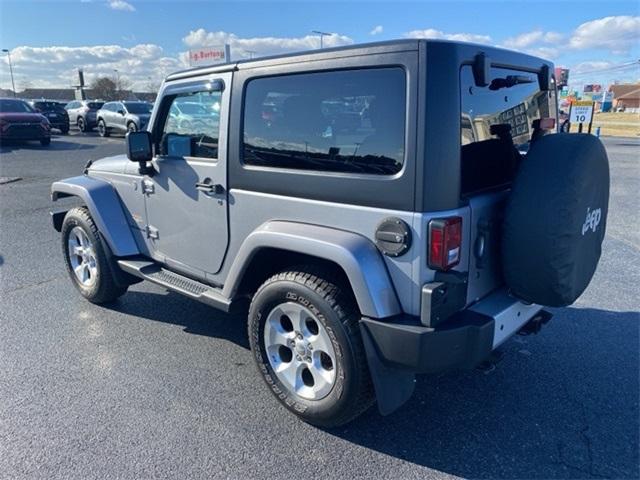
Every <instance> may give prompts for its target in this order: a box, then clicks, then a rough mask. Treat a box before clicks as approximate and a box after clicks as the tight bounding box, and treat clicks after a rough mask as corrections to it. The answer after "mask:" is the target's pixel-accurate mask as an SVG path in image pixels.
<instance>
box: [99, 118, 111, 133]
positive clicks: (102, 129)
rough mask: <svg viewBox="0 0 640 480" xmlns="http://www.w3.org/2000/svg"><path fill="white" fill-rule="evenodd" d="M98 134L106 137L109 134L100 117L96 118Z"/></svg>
mask: <svg viewBox="0 0 640 480" xmlns="http://www.w3.org/2000/svg"><path fill="white" fill-rule="evenodd" d="M98 134H99V135H100V136H101V137H108V136H109V135H110V133H109V129H108V128H107V125H106V124H105V123H104V120H102V119H100V120H98Z"/></svg>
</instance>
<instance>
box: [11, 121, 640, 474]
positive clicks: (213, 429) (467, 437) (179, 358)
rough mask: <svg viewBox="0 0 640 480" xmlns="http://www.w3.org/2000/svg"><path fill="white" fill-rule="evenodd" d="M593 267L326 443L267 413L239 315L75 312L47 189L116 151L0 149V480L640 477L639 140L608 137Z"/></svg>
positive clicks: (133, 293)
mask: <svg viewBox="0 0 640 480" xmlns="http://www.w3.org/2000/svg"><path fill="white" fill-rule="evenodd" d="M604 141H605V144H606V146H607V150H608V153H609V158H610V162H611V173H612V189H611V204H610V217H609V225H608V226H607V238H606V240H605V246H604V254H603V258H602V260H601V263H600V267H599V269H598V272H597V273H596V276H595V278H594V280H593V282H592V284H591V286H590V287H589V289H588V290H587V291H586V292H585V294H584V295H583V296H582V297H581V298H580V299H579V301H578V302H577V303H576V304H575V305H574V306H572V307H571V308H565V309H558V310H555V311H554V314H555V317H554V318H553V320H552V321H551V322H550V323H549V325H548V326H547V327H546V329H544V330H543V331H542V333H541V334H539V335H537V336H533V337H516V338H514V339H512V340H511V341H509V342H508V343H507V344H506V345H505V347H504V352H505V355H504V358H503V360H502V362H501V363H500V364H499V365H498V366H497V367H496V368H495V369H494V370H493V371H490V372H483V371H472V372H463V373H453V374H446V375H437V376H423V377H420V378H419V381H418V385H417V388H416V393H415V395H414V396H413V398H412V399H411V401H410V402H409V403H408V404H407V405H406V406H405V407H404V408H402V409H401V410H400V411H398V412H396V413H395V414H393V415H391V416H388V417H381V416H380V415H379V414H378V413H377V411H376V410H375V409H372V410H370V411H369V412H368V413H366V414H365V415H364V416H362V417H361V418H359V419H358V420H356V422H354V423H352V424H350V425H348V426H346V427H343V428H340V429H336V430H330V431H326V430H320V429H317V428H314V427H311V426H309V425H306V424H304V423H301V422H300V421H298V420H297V419H296V418H295V417H294V416H292V415H291V414H289V413H287V412H285V410H284V409H282V408H281V407H279V406H278V404H277V403H276V401H275V400H274V399H273V398H272V397H271V394H270V393H269V392H268V391H267V389H266V388H265V387H264V385H263V383H262V380H261V379H260V377H259V376H258V374H257V372H256V369H255V367H254V365H253V360H252V358H251V355H250V352H249V350H248V342H247V339H246V330H245V324H244V322H243V319H242V318H241V317H239V316H230V315H226V314H222V313H219V312H217V311H216V310H213V309H211V308H209V307H206V306H204V305H201V304H198V303H195V302H192V301H190V300H188V299H186V298H183V297H180V296H178V295H176V294H173V293H168V292H166V291H165V290H163V289H162V288H159V287H156V286H153V285H150V284H146V283H144V284H138V285H135V286H133V287H132V288H131V289H130V291H129V293H128V294H127V295H125V296H124V297H122V298H121V299H120V300H119V301H118V302H117V303H115V304H114V305H111V306H109V307H98V306H94V305H91V304H89V303H88V302H86V301H84V300H83V299H81V297H80V296H79V294H77V293H76V291H75V290H74V289H73V287H72V286H71V283H70V282H69V281H68V279H67V277H66V272H65V270H64V266H63V261H62V256H61V248H60V238H59V234H58V233H57V232H55V231H54V230H53V228H52V227H51V225H50V219H49V214H48V210H49V209H50V208H51V203H50V199H49V187H50V184H51V182H52V181H54V180H56V179H59V178H64V177H68V176H73V175H77V174H80V173H81V172H82V169H83V166H84V165H85V163H86V162H87V160H89V159H97V158H100V157H103V156H108V155H113V154H117V153H121V152H123V151H124V144H123V140H122V139H121V138H117V137H116V138H109V139H102V138H99V137H97V136H96V135H95V134H90V135H80V134H77V133H74V134H73V135H71V136H60V137H55V138H54V139H53V142H52V144H51V146H50V147H40V145H39V144H37V143H33V144H29V145H6V146H3V147H2V148H1V149H0V177H3V178H5V179H12V180H15V179H16V178H18V177H19V178H21V179H20V180H17V181H13V182H11V183H3V182H0V478H3V479H4V478H6V479H20V478H28V479H34V478H42V479H52V478H74V479H76V478H77V479H92V478H132V479H134V478H135V479H138V478H190V479H196V478H211V477H223V478H305V479H309V478H386V479H389V478H394V479H395V478H402V479H408V478H423V479H424V478H450V477H454V476H459V477H467V478H605V477H606V478H629V479H631V478H639V477H640V470H639V464H640V459H639V454H638V448H639V438H638V437H639V433H638V432H639V429H640V426H639V409H638V404H639V391H640V385H639V373H640V372H639V365H640V360H639V345H640V314H639V313H638V311H639V310H640V300H639V298H640V295H639V291H638V283H639V282H640V229H639V228H638V224H639V220H640V218H639V216H640V214H639V212H640V202H639V200H638V198H639V197H638V192H639V191H640V156H639V155H638V152H639V151H640V150H639V149H640V141H639V140H638V139H624V138H616V139H613V138H606V139H605V140H604Z"/></svg>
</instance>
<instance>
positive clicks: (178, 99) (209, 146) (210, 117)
mask: <svg viewBox="0 0 640 480" xmlns="http://www.w3.org/2000/svg"><path fill="white" fill-rule="evenodd" d="M221 97H222V92H196V93H187V94H180V95H176V96H175V97H173V99H172V100H171V105H170V107H169V108H168V111H167V116H166V118H165V121H164V126H163V129H162V137H161V140H160V142H161V143H160V152H161V155H169V156H180V157H200V158H218V136H219V129H220V103H221Z"/></svg>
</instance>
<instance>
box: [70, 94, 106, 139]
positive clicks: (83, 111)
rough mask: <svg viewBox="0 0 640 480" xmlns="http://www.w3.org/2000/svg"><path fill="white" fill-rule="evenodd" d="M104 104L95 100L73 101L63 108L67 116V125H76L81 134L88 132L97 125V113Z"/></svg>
mask: <svg viewBox="0 0 640 480" xmlns="http://www.w3.org/2000/svg"><path fill="white" fill-rule="evenodd" d="M102 105H104V102H100V101H96V100H74V101H73V102H69V103H67V106H66V107H64V108H65V110H66V111H67V114H68V115H69V123H70V124H71V125H77V126H78V129H79V130H80V131H81V132H88V131H89V130H91V129H93V128H94V127H95V126H96V125H97V124H98V121H97V115H96V114H97V113H98V110H100V109H101V108H102Z"/></svg>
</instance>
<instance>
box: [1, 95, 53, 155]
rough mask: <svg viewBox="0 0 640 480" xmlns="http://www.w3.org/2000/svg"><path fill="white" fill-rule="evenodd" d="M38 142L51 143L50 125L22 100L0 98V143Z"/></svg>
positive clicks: (45, 118)
mask: <svg viewBox="0 0 640 480" xmlns="http://www.w3.org/2000/svg"><path fill="white" fill-rule="evenodd" d="M4 140H40V143H41V144H42V145H49V144H50V143H51V125H50V124H49V120H47V117H45V116H44V115H42V114H40V113H38V112H36V111H35V109H34V108H33V107H32V106H31V105H29V104H28V103H27V102H25V101H24V100H18V99H15V98H0V141H4Z"/></svg>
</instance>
